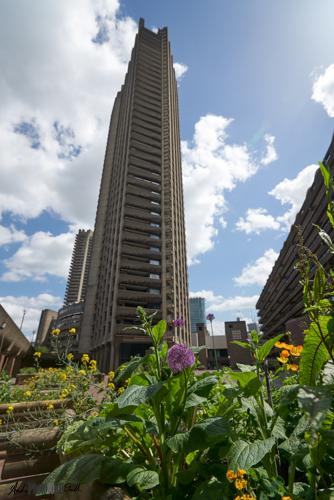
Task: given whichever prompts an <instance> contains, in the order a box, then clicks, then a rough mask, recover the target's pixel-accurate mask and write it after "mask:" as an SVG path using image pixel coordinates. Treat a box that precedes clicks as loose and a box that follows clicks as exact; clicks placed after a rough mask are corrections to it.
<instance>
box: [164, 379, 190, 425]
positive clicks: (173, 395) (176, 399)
mask: <svg viewBox="0 0 334 500" xmlns="http://www.w3.org/2000/svg"><path fill="white" fill-rule="evenodd" d="M184 384H185V381H184V377H183V376H177V377H173V378H170V379H168V380H167V381H166V385H167V387H168V393H167V394H166V396H165V403H166V410H167V414H168V416H169V418H170V419H173V418H175V414H176V412H177V410H178V408H179V407H180V405H181V403H182V399H183V396H184V391H185V387H184Z"/></svg>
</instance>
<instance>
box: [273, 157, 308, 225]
mask: <svg viewBox="0 0 334 500" xmlns="http://www.w3.org/2000/svg"><path fill="white" fill-rule="evenodd" d="M317 169H318V166H317V165H309V166H308V167H305V168H304V169H303V170H301V171H300V172H299V174H298V175H297V177H295V178H294V179H291V180H290V179H284V180H283V181H282V182H280V183H279V184H277V186H275V187H274V189H272V190H271V191H269V194H271V195H272V196H275V198H276V199H277V200H279V201H280V202H281V204H282V205H285V204H287V203H289V204H291V208H290V210H288V211H287V212H285V214H284V215H282V216H280V217H277V219H276V220H277V221H278V222H279V223H280V224H281V227H282V226H283V227H282V228H283V229H285V230H286V231H289V230H290V227H291V224H293V222H294V221H295V218H296V215H297V213H298V212H299V210H300V209H301V206H302V204H303V203H304V201H305V197H306V192H307V190H308V188H309V187H310V186H311V185H312V182H313V179H314V174H315V172H316V170H317Z"/></svg>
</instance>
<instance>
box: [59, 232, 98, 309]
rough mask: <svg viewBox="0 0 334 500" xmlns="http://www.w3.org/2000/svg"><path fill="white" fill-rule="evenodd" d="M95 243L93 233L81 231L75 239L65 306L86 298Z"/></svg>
mask: <svg viewBox="0 0 334 500" xmlns="http://www.w3.org/2000/svg"><path fill="white" fill-rule="evenodd" d="M92 243H93V231H91V230H90V229H89V230H88V231H84V230H83V229H79V232H78V234H77V235H76V237H75V243H74V249H73V254H72V261H71V267H70V272H69V276H68V281H67V286H66V292H65V299H64V305H65V306H66V305H69V304H72V303H73V302H80V300H83V299H84V298H85V294H86V287H87V278H88V268H89V264H90V257H91V251H92Z"/></svg>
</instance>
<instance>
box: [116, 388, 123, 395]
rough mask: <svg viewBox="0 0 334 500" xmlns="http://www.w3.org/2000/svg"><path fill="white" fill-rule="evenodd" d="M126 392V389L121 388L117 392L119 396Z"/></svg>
mask: <svg viewBox="0 0 334 500" xmlns="http://www.w3.org/2000/svg"><path fill="white" fill-rule="evenodd" d="M123 391H124V387H120V388H119V389H118V391H117V396H120V395H121V394H122V392H123Z"/></svg>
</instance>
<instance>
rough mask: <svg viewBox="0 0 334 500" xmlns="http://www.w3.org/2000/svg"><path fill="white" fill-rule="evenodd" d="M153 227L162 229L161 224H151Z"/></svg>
mask: <svg viewBox="0 0 334 500" xmlns="http://www.w3.org/2000/svg"><path fill="white" fill-rule="evenodd" d="M151 226H154V227H160V224H156V223H155V222H151Z"/></svg>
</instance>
